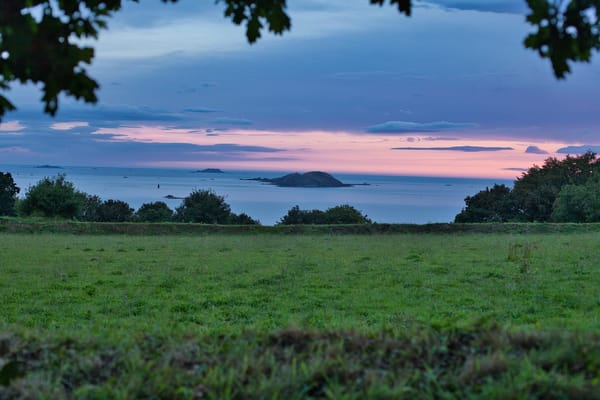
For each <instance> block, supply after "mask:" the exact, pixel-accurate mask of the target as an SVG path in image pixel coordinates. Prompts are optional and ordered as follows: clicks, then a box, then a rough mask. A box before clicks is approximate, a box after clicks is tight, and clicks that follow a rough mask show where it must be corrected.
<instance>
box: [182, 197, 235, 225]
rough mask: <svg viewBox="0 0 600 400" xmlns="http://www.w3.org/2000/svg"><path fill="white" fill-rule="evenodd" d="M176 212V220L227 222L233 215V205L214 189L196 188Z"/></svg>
mask: <svg viewBox="0 0 600 400" xmlns="http://www.w3.org/2000/svg"><path fill="white" fill-rule="evenodd" d="M175 212H176V214H175V220H177V221H181V222H199V223H204V224H227V223H229V222H230V217H231V207H229V204H227V203H226V202H225V198H224V197H223V196H219V195H217V194H216V193H215V192H213V191H212V190H194V191H193V192H192V193H190V195H189V196H188V197H186V198H185V199H183V202H182V204H181V206H179V207H177V209H176V211H175Z"/></svg>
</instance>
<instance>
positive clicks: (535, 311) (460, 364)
mask: <svg viewBox="0 0 600 400" xmlns="http://www.w3.org/2000/svg"><path fill="white" fill-rule="evenodd" d="M587 230H588V229H583V230H582V231H580V232H578V231H575V232H570V233H551V234H550V233H545V234H540V233H538V234H531V233H529V234H507V233H496V234H483V235H481V234H480V235H477V234H387V235H351V234H345V235H332V234H303V235H284V234H268V233H261V234H251V233H245V234H198V235H165V236H158V235H154V236H144V235H137V236H125V235H89V234H77V235H74V234H64V233H63V234H44V233H42V234H8V233H3V234H0V254H1V258H0V276H1V277H2V279H1V280H0V299H2V306H1V308H0V316H1V320H0V321H1V322H0V329H1V330H2V331H3V332H5V334H4V336H1V337H0V368H2V370H0V399H2V398H11V397H13V396H16V395H22V396H27V395H28V394H29V395H31V397H34V398H35V397H40V396H41V397H44V396H45V397H63V395H72V396H74V397H83V398H113V397H117V398H140V397H152V396H154V397H160V398H227V397H229V398H279V397H289V398H308V397H329V398H365V397H372V398H388V397H389V398H398V397H402V396H404V397H406V398H415V397H430V398H442V397H448V398H464V397H469V396H473V397H480V398H491V397H496V398H507V397H511V396H508V395H509V394H510V393H511V391H512V393H517V394H518V395H516V396H512V397H513V398H531V397H534V398H535V397H555V398H560V397H561V396H562V397H563V398H569V397H573V396H575V397H581V396H584V397H585V396H588V397H590V398H597V397H594V396H596V395H595V393H600V388H599V387H598V382H599V379H600V369H599V364H600V345H599V344H598V337H597V334H598V333H599V332H600V297H599V296H598V294H599V289H598V288H600V269H598V268H597V265H598V264H597V254H599V253H600V236H599V234H598V233H596V232H594V231H592V232H587ZM11 362H15V363H17V364H15V365H18V366H19V368H17V370H18V369H20V370H22V372H24V373H25V375H24V377H23V378H19V379H16V378H15V377H16V376H19V375H20V374H18V373H9V372H10V371H9V370H10V368H9V367H11V365H13V364H11ZM2 371H4V373H3V372H2ZM7 371H8V372H7ZM3 376H4V377H5V378H6V379H5V381H6V382H5V384H4V385H3V384H2V380H3V379H4V378H3ZM96 376H98V377H97V378H96ZM13 378H15V379H13ZM148 381H151V382H152V383H151V384H148V383H145V382H148ZM53 391H55V392H53ZM3 396H4V397H3Z"/></svg>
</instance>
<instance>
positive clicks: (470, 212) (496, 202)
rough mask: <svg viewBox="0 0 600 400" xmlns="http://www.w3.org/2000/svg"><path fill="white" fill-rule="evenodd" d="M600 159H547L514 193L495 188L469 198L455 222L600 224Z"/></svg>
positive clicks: (531, 170) (516, 184)
mask: <svg viewBox="0 0 600 400" xmlns="http://www.w3.org/2000/svg"><path fill="white" fill-rule="evenodd" d="M599 176H600V159H599V158H597V157H596V154H594V153H592V152H588V153H585V154H582V155H579V156H567V157H566V158H564V159H563V160H558V159H556V158H554V157H550V158H547V159H546V161H545V162H544V164H543V165H542V166H537V165H534V166H533V167H531V168H529V169H528V170H527V172H524V173H523V175H521V176H520V177H518V178H517V179H516V180H515V182H514V185H513V188H512V189H510V188H509V187H507V186H505V185H494V187H492V188H491V189H489V188H486V189H485V190H482V191H480V192H479V193H477V194H475V195H474V196H467V197H466V198H465V208H464V209H463V210H462V211H461V212H460V213H459V214H458V215H457V216H456V218H455V222H505V221H522V222H546V221H559V222H567V221H568V222H592V221H600V178H599Z"/></svg>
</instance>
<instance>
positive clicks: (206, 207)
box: [0, 171, 371, 225]
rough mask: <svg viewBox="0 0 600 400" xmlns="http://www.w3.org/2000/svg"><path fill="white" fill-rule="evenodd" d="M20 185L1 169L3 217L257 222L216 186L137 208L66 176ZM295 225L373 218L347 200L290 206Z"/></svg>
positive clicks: (289, 215) (286, 220) (291, 222)
mask: <svg viewBox="0 0 600 400" xmlns="http://www.w3.org/2000/svg"><path fill="white" fill-rule="evenodd" d="M20 191H21V189H20V188H19V187H18V186H17V185H16V184H15V182H14V180H13V178H12V175H11V174H10V173H8V172H7V173H3V172H1V171H0V216H20V217H45V218H65V219H73V220H78V221H87V222H195V223H204V224H221V225H229V224H231V225H259V224H260V222H259V221H258V220H256V219H253V218H252V217H250V216H249V215H247V214H245V213H241V214H236V213H234V212H232V211H231V207H230V206H229V204H227V202H226V201H225V198H224V197H223V196H220V195H218V194H216V193H215V192H213V191H212V190H193V191H192V192H191V193H190V194H189V195H188V196H187V197H185V198H184V199H183V200H182V203H181V205H180V206H179V207H177V208H176V209H175V210H172V209H170V208H169V206H168V205H167V204H166V203H165V202H163V201H155V202H150V203H144V204H142V206H141V207H140V208H139V209H138V210H134V209H133V208H131V206H130V205H129V204H128V203H127V202H125V201H122V200H113V199H110V200H102V198H100V197H99V196H97V195H91V194H87V193H84V192H81V191H79V190H77V189H76V188H75V185H74V184H73V183H72V182H69V181H67V180H66V177H65V175H63V174H61V175H57V176H56V177H46V178H44V179H42V180H40V181H39V182H38V183H36V184H35V185H33V186H31V187H30V188H29V189H28V190H27V192H26V193H25V196H24V197H23V198H22V199H20V198H18V194H19V193H20ZM279 223H280V224H282V225H297V224H365V223H371V220H370V219H368V218H367V216H366V215H363V214H362V213H361V212H360V211H358V210H356V209H355V208H354V207H352V206H349V205H341V206H336V207H332V208H329V209H327V210H325V211H321V210H301V209H300V207H299V206H294V207H292V208H291V209H290V210H289V211H288V213H287V214H286V215H285V216H284V217H282V218H281V220H280V221H279Z"/></svg>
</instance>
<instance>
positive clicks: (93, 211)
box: [79, 194, 102, 222]
mask: <svg viewBox="0 0 600 400" xmlns="http://www.w3.org/2000/svg"><path fill="white" fill-rule="evenodd" d="M101 205H102V199H101V198H100V196H96V195H91V194H88V195H86V196H85V200H84V201H83V209H82V210H81V215H80V216H79V219H81V220H82V221H91V222H94V221H98V218H99V216H98V211H99V209H100V206H101Z"/></svg>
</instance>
